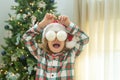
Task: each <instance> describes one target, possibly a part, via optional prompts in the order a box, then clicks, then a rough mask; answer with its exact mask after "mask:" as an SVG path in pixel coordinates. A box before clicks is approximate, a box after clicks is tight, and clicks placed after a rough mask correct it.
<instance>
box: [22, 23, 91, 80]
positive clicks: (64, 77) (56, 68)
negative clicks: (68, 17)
mask: <svg viewBox="0 0 120 80" xmlns="http://www.w3.org/2000/svg"><path fill="white" fill-rule="evenodd" d="M66 30H67V32H68V33H70V34H72V35H74V36H76V37H77V38H76V40H77V44H76V46H75V47H74V48H72V49H70V50H69V51H66V52H61V53H56V54H52V55H50V54H48V53H46V52H44V51H43V50H42V49H40V48H39V47H38V45H37V43H36V42H35V41H34V37H35V36H36V35H38V34H40V32H41V31H42V29H40V28H38V26H37V25H35V26H34V27H32V28H31V29H29V30H28V31H27V32H26V33H25V34H24V35H23V39H24V40H25V44H26V46H27V48H28V49H29V51H30V52H31V54H32V55H33V56H34V57H35V58H36V59H37V61H38V63H37V70H36V79H35V80H73V76H74V62H75V58H76V57H77V56H78V55H79V54H80V52H81V51H82V48H83V46H84V45H85V44H86V43H88V40H89V38H88V36H87V35H86V34H85V33H84V32H82V31H80V30H79V28H78V27H77V26H75V25H71V26H69V27H67V28H66Z"/></svg>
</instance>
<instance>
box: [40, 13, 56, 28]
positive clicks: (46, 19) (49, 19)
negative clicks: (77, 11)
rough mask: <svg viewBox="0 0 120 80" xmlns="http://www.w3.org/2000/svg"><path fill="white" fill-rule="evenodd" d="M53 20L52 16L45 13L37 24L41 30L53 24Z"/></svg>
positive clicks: (53, 16)
mask: <svg viewBox="0 0 120 80" xmlns="http://www.w3.org/2000/svg"><path fill="white" fill-rule="evenodd" d="M54 20H55V15H54V14H51V13H46V15H45V16H44V18H43V20H42V21H41V22H40V23H39V26H42V28H44V27H45V26H46V25H48V24H50V23H52V22H54Z"/></svg>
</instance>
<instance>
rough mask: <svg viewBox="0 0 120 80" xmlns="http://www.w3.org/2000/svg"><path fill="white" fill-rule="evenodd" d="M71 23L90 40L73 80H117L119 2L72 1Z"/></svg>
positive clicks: (119, 73) (119, 79) (119, 68)
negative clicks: (78, 27)
mask: <svg viewBox="0 0 120 80" xmlns="http://www.w3.org/2000/svg"><path fill="white" fill-rule="evenodd" d="M74 22H75V23H76V24H77V25H79V26H80V29H82V30H83V31H84V32H86V33H87V34H88V36H89V37H90V41H89V44H88V45H86V47H85V48H84V50H83V52H82V53H81V55H80V56H79V57H78V58H77V59H76V63H75V80H120V0H74Z"/></svg>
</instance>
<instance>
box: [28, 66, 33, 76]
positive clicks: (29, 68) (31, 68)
mask: <svg viewBox="0 0 120 80" xmlns="http://www.w3.org/2000/svg"><path fill="white" fill-rule="evenodd" d="M32 70H33V67H32V66H29V67H28V74H31V73H32Z"/></svg>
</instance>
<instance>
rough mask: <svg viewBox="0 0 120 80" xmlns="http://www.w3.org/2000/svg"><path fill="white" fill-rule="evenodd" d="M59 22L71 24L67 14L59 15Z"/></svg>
mask: <svg viewBox="0 0 120 80" xmlns="http://www.w3.org/2000/svg"><path fill="white" fill-rule="evenodd" d="M58 22H59V23H60V24H63V25H65V26H69V24H70V19H69V18H68V17H67V16H59V17H58Z"/></svg>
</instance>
